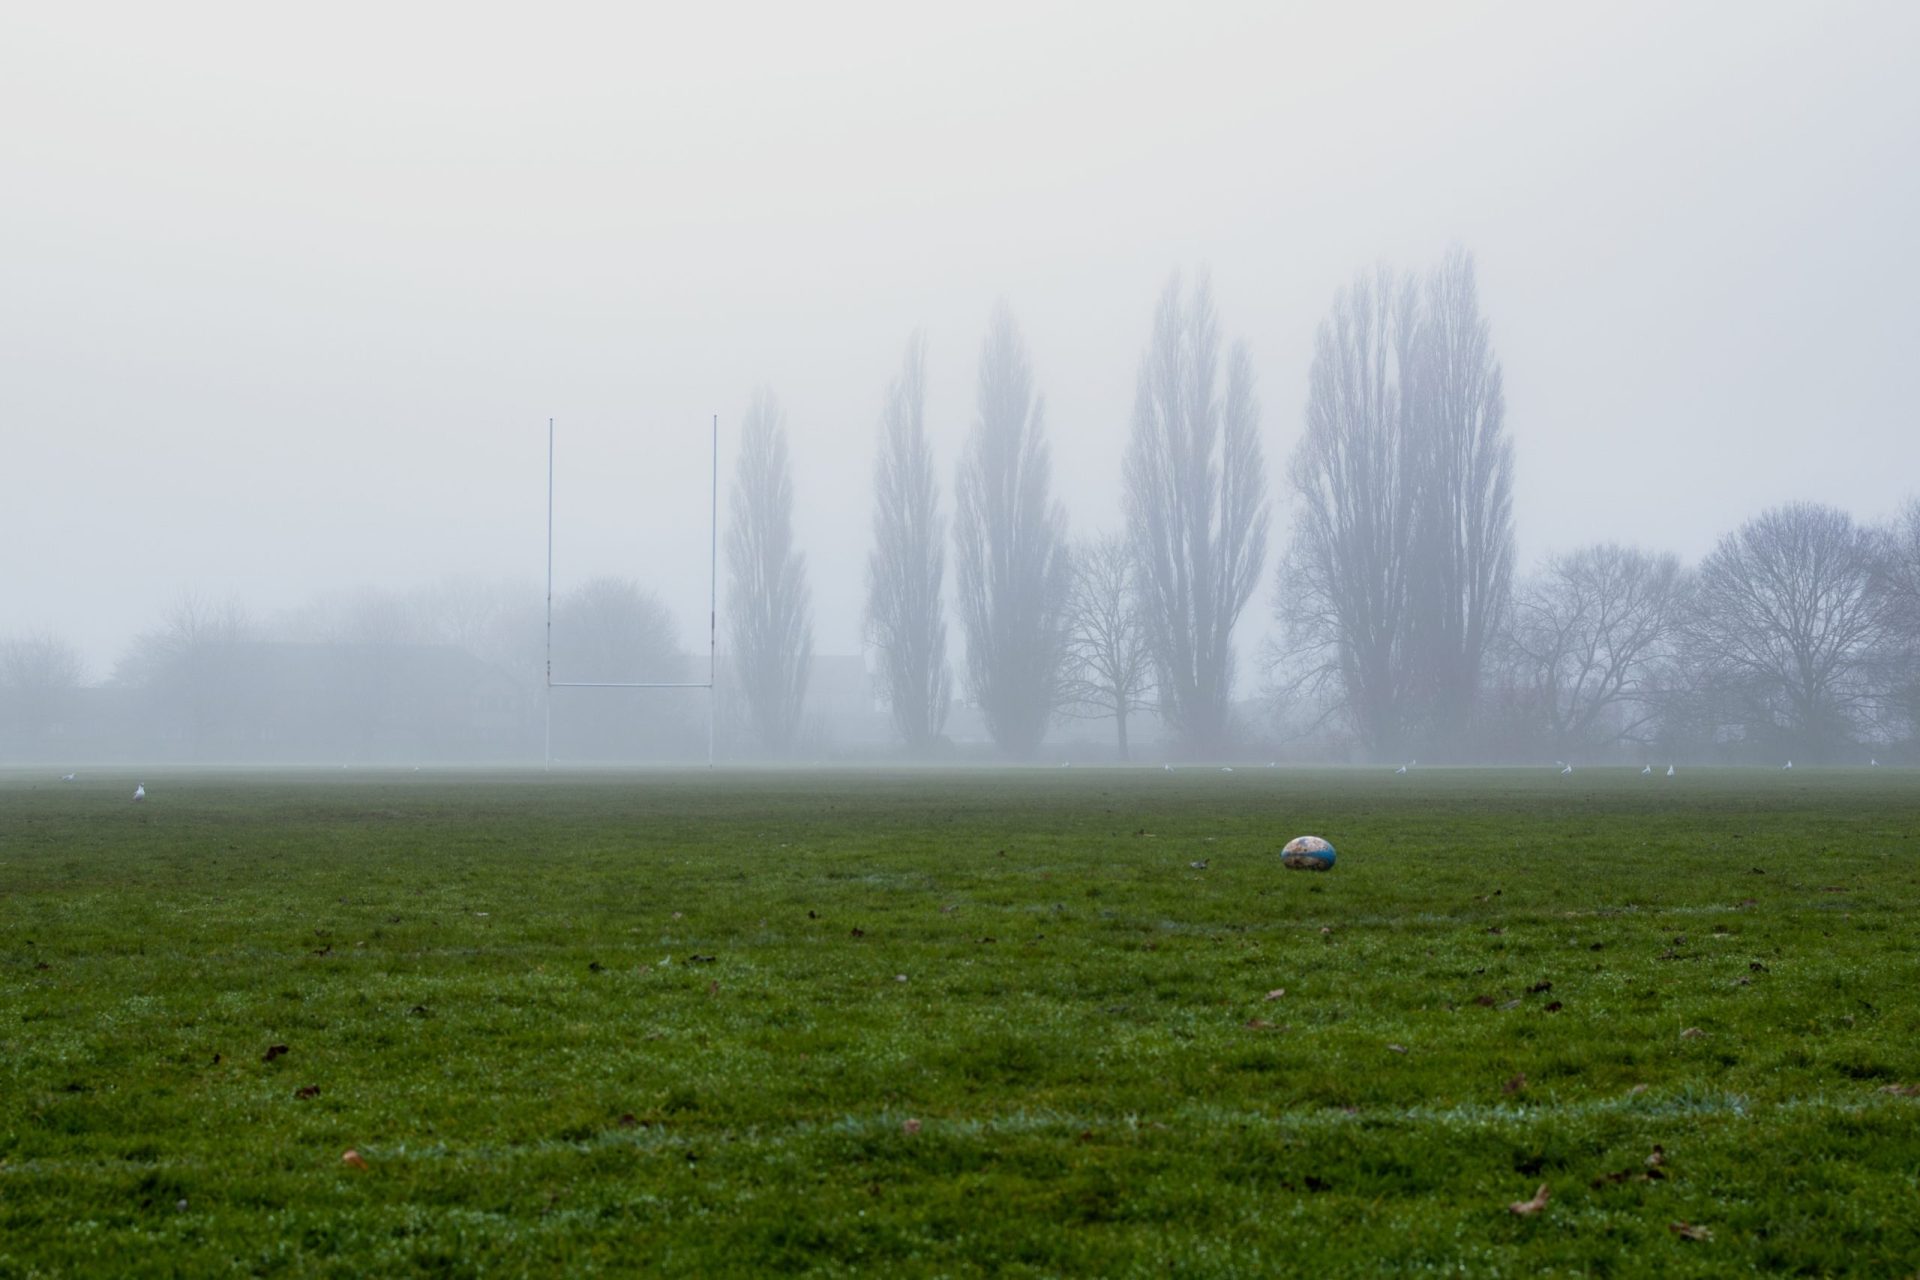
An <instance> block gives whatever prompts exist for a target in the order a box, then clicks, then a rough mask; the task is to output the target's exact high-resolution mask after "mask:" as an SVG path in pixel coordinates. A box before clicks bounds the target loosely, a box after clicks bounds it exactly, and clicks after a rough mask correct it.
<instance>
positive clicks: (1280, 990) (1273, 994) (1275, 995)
mask: <svg viewBox="0 0 1920 1280" xmlns="http://www.w3.org/2000/svg"><path fill="white" fill-rule="evenodd" d="M1285 994H1287V989H1286V988H1285V987H1275V988H1274V989H1273V990H1271V991H1269V992H1267V995H1266V998H1267V999H1269V1000H1278V999H1279V998H1280V997H1281V996H1284V995H1285Z"/></svg>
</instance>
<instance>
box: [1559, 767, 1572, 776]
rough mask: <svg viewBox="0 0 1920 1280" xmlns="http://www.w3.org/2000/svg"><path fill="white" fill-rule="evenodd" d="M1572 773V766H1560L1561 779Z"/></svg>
mask: <svg viewBox="0 0 1920 1280" xmlns="http://www.w3.org/2000/svg"><path fill="white" fill-rule="evenodd" d="M1572 772H1573V766H1572V765H1570V764H1563V765H1561V766H1560V776H1561V777H1563V778H1564V777H1566V776H1567V775H1568V774H1570V773H1572Z"/></svg>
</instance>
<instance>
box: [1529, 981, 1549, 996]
mask: <svg viewBox="0 0 1920 1280" xmlns="http://www.w3.org/2000/svg"><path fill="white" fill-rule="evenodd" d="M1551 990H1553V984H1552V983H1551V982H1548V981H1547V980H1546V979H1545V978H1542V979H1540V981H1538V982H1536V983H1534V984H1533V985H1532V986H1530V987H1528V988H1527V994H1528V995H1530V996H1537V995H1539V994H1540V993H1541V992H1542V991H1551Z"/></svg>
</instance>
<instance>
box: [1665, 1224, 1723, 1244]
mask: <svg viewBox="0 0 1920 1280" xmlns="http://www.w3.org/2000/svg"><path fill="white" fill-rule="evenodd" d="M1667 1230H1669V1231H1671V1232H1673V1234H1675V1235H1676V1236H1679V1237H1680V1238H1681V1239H1682V1240H1711V1239H1713V1228H1711V1227H1702V1226H1696V1225H1695V1224H1694V1223H1691V1222H1669V1223H1668V1224H1667Z"/></svg>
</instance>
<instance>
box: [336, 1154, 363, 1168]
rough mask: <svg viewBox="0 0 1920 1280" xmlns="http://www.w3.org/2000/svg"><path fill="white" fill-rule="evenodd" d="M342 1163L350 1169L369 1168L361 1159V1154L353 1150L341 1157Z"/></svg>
mask: <svg viewBox="0 0 1920 1280" xmlns="http://www.w3.org/2000/svg"><path fill="white" fill-rule="evenodd" d="M340 1163H341V1164H344V1165H346V1166H347V1167H348V1168H349V1169H364V1168H366V1167H367V1162H366V1161H365V1160H362V1159H361V1158H360V1153H359V1152H358V1151H354V1150H351V1149H349V1150H348V1151H347V1153H346V1154H345V1155H343V1156H341V1157H340Z"/></svg>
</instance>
